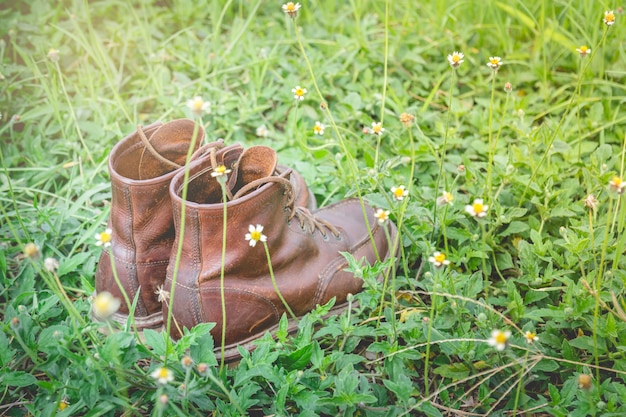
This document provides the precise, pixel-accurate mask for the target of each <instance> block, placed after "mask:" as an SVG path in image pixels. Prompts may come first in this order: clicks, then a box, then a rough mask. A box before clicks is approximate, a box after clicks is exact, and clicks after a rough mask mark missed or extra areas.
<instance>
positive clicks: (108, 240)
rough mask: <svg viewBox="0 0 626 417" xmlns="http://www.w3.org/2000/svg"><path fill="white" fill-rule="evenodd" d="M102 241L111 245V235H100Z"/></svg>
mask: <svg viewBox="0 0 626 417" xmlns="http://www.w3.org/2000/svg"><path fill="white" fill-rule="evenodd" d="M100 241H101V242H102V243H109V242H111V234H110V233H107V232H102V233H100Z"/></svg>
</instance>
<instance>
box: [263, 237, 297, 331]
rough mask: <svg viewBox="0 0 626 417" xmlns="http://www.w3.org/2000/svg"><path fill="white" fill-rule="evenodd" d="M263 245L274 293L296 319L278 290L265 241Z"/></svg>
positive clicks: (295, 318)
mask: <svg viewBox="0 0 626 417" xmlns="http://www.w3.org/2000/svg"><path fill="white" fill-rule="evenodd" d="M263 247H264V248H265V256H266V257H267V267H268V268H269V272H270V278H271V279H272V285H273V286H274V291H276V295H278V298H280V301H281V302H282V303H283V305H284V306H285V309H286V310H287V312H288V313H289V315H290V316H291V318H292V319H294V320H297V319H298V317H297V316H296V315H295V314H294V313H293V310H292V309H291V307H289V304H287V300H285V297H283V294H282V293H281V292H280V289H279V288H278V284H277V283H276V277H275V276H274V268H273V267H272V258H271V257H270V248H269V246H268V245H267V242H263Z"/></svg>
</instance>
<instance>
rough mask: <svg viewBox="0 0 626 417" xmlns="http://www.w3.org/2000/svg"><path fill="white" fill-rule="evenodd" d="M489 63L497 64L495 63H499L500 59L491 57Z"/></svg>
mask: <svg viewBox="0 0 626 417" xmlns="http://www.w3.org/2000/svg"><path fill="white" fill-rule="evenodd" d="M491 65H496V66H497V65H500V60H499V59H496V58H494V59H492V60H491Z"/></svg>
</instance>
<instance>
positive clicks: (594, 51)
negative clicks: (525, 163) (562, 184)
mask: <svg viewBox="0 0 626 417" xmlns="http://www.w3.org/2000/svg"><path fill="white" fill-rule="evenodd" d="M608 28H609V27H608V26H605V27H604V33H603V34H602V39H600V44H604V40H605V38H606V35H607V33H608ZM597 52H598V48H597V47H594V48H592V52H591V56H590V57H589V59H588V60H587V61H586V62H585V66H584V67H583V69H582V70H581V72H580V73H581V75H582V74H584V73H585V72H586V71H587V68H588V67H589V65H590V64H591V61H593V57H594V56H595V55H596V54H597ZM582 82H583V77H582V76H579V77H578V81H577V82H576V87H575V88H574V92H573V93H572V95H571V97H570V99H569V101H568V103H567V107H566V108H565V110H564V111H563V115H562V116H561V119H560V120H559V123H558V125H557V126H556V128H555V129H554V132H552V136H551V137H550V139H549V140H548V143H547V144H546V150H545V151H544V152H543V154H542V155H541V159H540V160H539V163H538V164H537V165H536V166H535V167H534V169H533V170H532V173H531V175H530V179H529V180H528V183H527V184H526V187H525V188H524V192H522V195H521V197H520V199H519V202H518V207H522V205H523V204H524V197H526V194H527V193H528V189H529V188H530V186H531V184H532V183H533V181H534V180H535V178H536V176H537V172H538V171H539V168H541V166H542V165H543V163H544V162H545V160H546V158H547V156H548V154H549V153H550V151H551V149H552V145H553V144H554V141H555V140H556V137H557V136H558V134H559V132H560V131H561V127H563V123H564V122H565V119H566V118H567V116H568V115H569V113H570V110H571V108H572V104H573V103H574V101H575V100H576V98H578V97H579V94H580V88H581V86H582Z"/></svg>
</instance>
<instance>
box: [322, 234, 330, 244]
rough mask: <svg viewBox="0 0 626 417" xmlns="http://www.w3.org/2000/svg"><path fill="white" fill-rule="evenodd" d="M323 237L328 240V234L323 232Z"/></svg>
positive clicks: (325, 240)
mask: <svg viewBox="0 0 626 417" xmlns="http://www.w3.org/2000/svg"><path fill="white" fill-rule="evenodd" d="M322 239H324V242H328V240H329V239H328V234H326V233H322Z"/></svg>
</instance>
